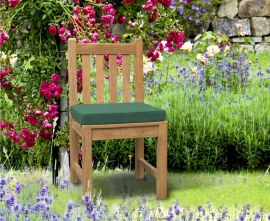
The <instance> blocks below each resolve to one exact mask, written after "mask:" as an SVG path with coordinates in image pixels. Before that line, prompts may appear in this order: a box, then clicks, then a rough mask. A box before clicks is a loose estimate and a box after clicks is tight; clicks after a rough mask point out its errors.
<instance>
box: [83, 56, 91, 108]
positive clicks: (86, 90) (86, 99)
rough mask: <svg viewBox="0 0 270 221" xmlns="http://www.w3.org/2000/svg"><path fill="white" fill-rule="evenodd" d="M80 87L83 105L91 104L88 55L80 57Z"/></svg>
mask: <svg viewBox="0 0 270 221" xmlns="http://www.w3.org/2000/svg"><path fill="white" fill-rule="evenodd" d="M82 87H83V91H82V92H83V103H84V104H90V103H91V88H90V87H91V85H90V55H82Z"/></svg>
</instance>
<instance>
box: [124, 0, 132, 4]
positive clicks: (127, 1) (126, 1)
mask: <svg viewBox="0 0 270 221" xmlns="http://www.w3.org/2000/svg"><path fill="white" fill-rule="evenodd" d="M134 2H135V0H124V4H132V3H134Z"/></svg>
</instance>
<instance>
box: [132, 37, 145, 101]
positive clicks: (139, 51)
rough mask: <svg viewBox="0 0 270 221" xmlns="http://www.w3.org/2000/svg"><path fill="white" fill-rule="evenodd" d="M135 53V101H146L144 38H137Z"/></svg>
mask: <svg viewBox="0 0 270 221" xmlns="http://www.w3.org/2000/svg"><path fill="white" fill-rule="evenodd" d="M135 43H136V55H135V59H134V62H135V67H134V68H135V73H136V75H135V101H136V102H144V81H143V42H142V39H136V40H135Z"/></svg>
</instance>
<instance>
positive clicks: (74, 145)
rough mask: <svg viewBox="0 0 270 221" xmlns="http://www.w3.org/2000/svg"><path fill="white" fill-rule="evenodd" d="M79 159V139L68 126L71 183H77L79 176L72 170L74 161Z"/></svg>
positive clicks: (76, 161)
mask: <svg viewBox="0 0 270 221" xmlns="http://www.w3.org/2000/svg"><path fill="white" fill-rule="evenodd" d="M78 160H79V139H78V135H77V133H76V132H75V130H73V129H72V128H70V182H71V183H73V184H76V183H79V181H80V180H79V177H78V175H77V174H76V172H75V171H74V166H73V165H74V163H78Z"/></svg>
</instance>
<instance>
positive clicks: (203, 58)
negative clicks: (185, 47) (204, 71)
mask: <svg viewBox="0 0 270 221" xmlns="http://www.w3.org/2000/svg"><path fill="white" fill-rule="evenodd" d="M196 58H197V60H199V61H201V62H202V63H207V58H206V57H204V56H203V55H202V54H197V56H196Z"/></svg>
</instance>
